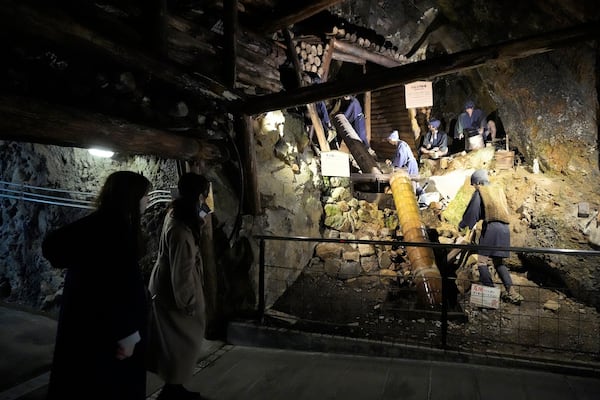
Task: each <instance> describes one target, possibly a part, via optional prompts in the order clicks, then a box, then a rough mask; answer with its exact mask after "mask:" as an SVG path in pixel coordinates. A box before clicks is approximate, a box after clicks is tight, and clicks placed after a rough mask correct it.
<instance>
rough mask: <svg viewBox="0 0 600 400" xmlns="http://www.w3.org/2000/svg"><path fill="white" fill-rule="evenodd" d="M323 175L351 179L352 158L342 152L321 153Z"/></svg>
mask: <svg viewBox="0 0 600 400" xmlns="http://www.w3.org/2000/svg"><path fill="white" fill-rule="evenodd" d="M321 175H323V176H343V177H350V157H349V155H348V154H347V153H344V152H342V151H337V150H332V151H323V152H321Z"/></svg>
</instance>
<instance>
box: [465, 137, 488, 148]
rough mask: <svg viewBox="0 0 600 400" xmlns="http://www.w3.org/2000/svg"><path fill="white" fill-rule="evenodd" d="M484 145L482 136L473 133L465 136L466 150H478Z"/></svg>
mask: <svg viewBox="0 0 600 400" xmlns="http://www.w3.org/2000/svg"><path fill="white" fill-rule="evenodd" d="M484 147H485V143H484V141H483V136H481V135H475V136H471V137H468V138H467V150H478V149H483V148H484Z"/></svg>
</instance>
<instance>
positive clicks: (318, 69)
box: [296, 37, 329, 83]
mask: <svg viewBox="0 0 600 400" xmlns="http://www.w3.org/2000/svg"><path fill="white" fill-rule="evenodd" d="M327 50H329V44H323V43H322V42H321V40H320V39H319V38H312V37H305V38H301V39H300V40H297V41H296V53H297V54H298V59H299V60H300V68H302V71H306V72H314V73H316V74H319V76H321V77H322V76H323V72H324V70H323V55H324V54H325V52H327ZM308 83H310V82H308Z"/></svg>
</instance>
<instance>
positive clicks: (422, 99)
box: [404, 81, 433, 108]
mask: <svg viewBox="0 0 600 400" xmlns="http://www.w3.org/2000/svg"><path fill="white" fill-rule="evenodd" d="M404 97H405V99H406V108H420V107H432V106H433V86H432V84H431V82H427V81H418V82H413V83H409V84H406V85H404Z"/></svg>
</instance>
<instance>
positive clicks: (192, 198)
mask: <svg viewBox="0 0 600 400" xmlns="http://www.w3.org/2000/svg"><path fill="white" fill-rule="evenodd" d="M177 189H178V190H179V197H177V198H176V199H175V200H173V203H172V204H171V207H172V208H173V218H175V219H177V220H179V221H181V222H183V223H184V224H186V225H187V226H188V227H189V228H190V229H191V230H192V233H193V235H194V238H195V239H196V241H198V240H199V239H200V228H201V227H202V225H203V224H204V221H203V219H202V218H200V217H199V216H198V206H199V204H200V203H199V197H200V195H203V196H204V197H206V196H208V191H209V189H210V182H209V181H208V179H206V178H205V177H204V176H202V175H199V174H196V173H193V172H186V173H185V174H183V175H181V177H180V178H179V182H178V184H177Z"/></svg>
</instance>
